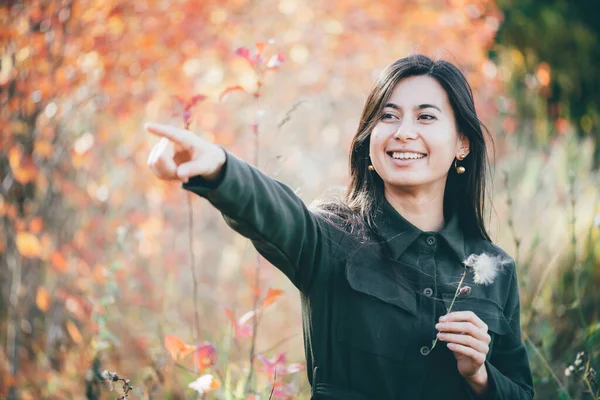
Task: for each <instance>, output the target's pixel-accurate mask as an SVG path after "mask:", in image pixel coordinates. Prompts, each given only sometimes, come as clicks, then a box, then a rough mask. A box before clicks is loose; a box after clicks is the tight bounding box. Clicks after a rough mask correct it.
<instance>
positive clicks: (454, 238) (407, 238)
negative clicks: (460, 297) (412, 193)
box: [375, 199, 466, 262]
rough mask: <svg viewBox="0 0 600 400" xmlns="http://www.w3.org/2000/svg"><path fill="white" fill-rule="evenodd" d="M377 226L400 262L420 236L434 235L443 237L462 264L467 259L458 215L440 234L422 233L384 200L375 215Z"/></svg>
mask: <svg viewBox="0 0 600 400" xmlns="http://www.w3.org/2000/svg"><path fill="white" fill-rule="evenodd" d="M375 225H376V226H377V229H378V230H379V233H380V234H381V235H382V236H383V239H385V241H386V242H387V245H388V247H389V249H390V252H391V254H392V257H393V258H394V259H395V260H398V259H399V258H400V257H401V256H402V254H404V252H405V251H406V249H407V248H408V246H410V245H411V244H412V243H413V242H414V241H415V240H417V239H418V238H419V236H421V235H423V234H425V235H426V234H428V233H429V234H433V233H435V234H436V236H438V237H442V238H443V239H444V241H445V242H446V243H447V244H448V246H450V248H451V249H452V251H453V253H454V254H455V255H456V256H457V257H458V258H459V260H460V262H462V261H463V260H464V259H465V258H466V255H465V254H466V252H465V239H464V235H463V232H462V230H461V229H460V226H459V221H458V215H457V214H456V213H453V214H452V216H451V217H450V219H449V220H448V221H447V222H446V225H445V226H444V227H443V228H442V229H441V230H440V231H439V232H429V231H422V230H421V229H419V228H417V227H416V226H414V225H413V224H412V223H410V222H409V221H408V220H406V219H405V218H404V217H403V216H402V215H400V213H398V211H396V209H395V208H394V207H393V206H392V205H391V204H390V203H389V202H388V201H387V200H386V199H384V202H383V206H382V207H381V208H380V209H379V210H378V212H377V213H376V215H375Z"/></svg>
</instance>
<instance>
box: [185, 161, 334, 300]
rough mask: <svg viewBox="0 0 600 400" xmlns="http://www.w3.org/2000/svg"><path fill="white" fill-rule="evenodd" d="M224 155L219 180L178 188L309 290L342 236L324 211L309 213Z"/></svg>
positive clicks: (284, 190) (196, 180)
mask: <svg viewBox="0 0 600 400" xmlns="http://www.w3.org/2000/svg"><path fill="white" fill-rule="evenodd" d="M225 154H226V161H225V164H224V166H223V168H224V171H223V173H222V174H221V177H220V179H219V180H218V181H216V182H209V181H206V180H205V179H203V178H202V177H200V176H196V177H192V178H190V180H189V181H188V182H187V183H184V184H182V187H183V188H184V189H186V190H189V191H191V192H193V193H196V194H197V195H199V196H201V197H204V198H206V199H207V200H208V201H209V202H210V203H211V204H212V205H213V206H214V207H215V208H217V209H218V210H219V211H220V212H221V213H222V214H223V217H224V219H225V222H226V223H227V224H228V225H229V226H230V227H231V228H233V229H234V230H235V231H236V232H238V233H240V234H241V235H243V236H245V237H247V238H249V239H250V240H251V241H252V243H253V245H254V247H255V248H256V249H257V250H258V252H259V253H260V254H261V255H263V256H264V257H265V258H266V259H267V260H268V261H269V262H271V263H272V264H273V265H274V266H275V267H277V268H278V269H280V270H281V271H282V272H283V273H284V274H285V275H286V276H287V277H288V278H289V279H290V280H291V281H292V283H293V284H294V285H295V286H296V287H297V288H298V289H300V290H301V291H304V292H306V291H308V290H309V288H310V287H311V286H312V284H313V283H314V281H315V280H316V279H317V278H318V276H319V275H320V274H321V273H323V272H324V271H322V269H323V268H324V267H325V266H326V265H327V262H325V260H328V259H329V258H330V257H332V256H333V253H335V251H336V249H337V246H336V245H337V244H338V243H339V242H340V241H341V239H342V238H343V236H342V231H341V229H339V228H338V227H337V226H336V225H335V224H333V223H332V221H333V220H332V219H330V218H329V216H327V217H326V216H325V214H324V213H323V214H321V213H319V212H313V211H311V210H309V209H308V208H307V207H306V205H305V204H304V202H303V201H302V200H301V199H300V198H299V197H298V196H297V195H296V194H295V193H294V191H293V190H292V189H291V188H289V187H288V186H286V185H285V184H283V183H281V182H279V181H277V180H275V179H273V178H271V177H269V176H267V175H265V174H264V173H262V172H261V171H260V170H258V169H257V168H254V167H252V166H251V165H249V164H247V163H246V162H244V161H242V160H240V159H239V158H237V157H235V156H234V155H233V154H231V153H229V152H228V151H225Z"/></svg>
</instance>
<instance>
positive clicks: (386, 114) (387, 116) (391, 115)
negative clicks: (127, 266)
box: [381, 113, 396, 119]
mask: <svg viewBox="0 0 600 400" xmlns="http://www.w3.org/2000/svg"><path fill="white" fill-rule="evenodd" d="M395 117H396V116H395V115H393V114H390V113H385V114H383V115H382V116H381V119H390V118H395Z"/></svg>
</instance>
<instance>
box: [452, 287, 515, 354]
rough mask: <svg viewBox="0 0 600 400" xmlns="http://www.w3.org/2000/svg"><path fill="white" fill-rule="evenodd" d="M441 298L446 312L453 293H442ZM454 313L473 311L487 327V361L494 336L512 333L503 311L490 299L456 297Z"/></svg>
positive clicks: (492, 346)
mask: <svg viewBox="0 0 600 400" xmlns="http://www.w3.org/2000/svg"><path fill="white" fill-rule="evenodd" d="M442 297H443V299H444V304H445V305H446V310H448V308H449V307H450V304H452V299H453V298H454V293H452V294H450V293H444V294H443V295H442ZM454 311H473V312H474V313H475V315H477V316H478V317H479V318H480V319H481V320H482V321H483V322H485V324H486V325H487V326H488V334H489V335H490V337H491V339H492V340H491V341H490V344H489V352H488V354H487V356H486V359H488V360H489V359H490V358H491V356H492V350H493V348H494V340H495V337H496V335H510V334H512V333H513V330H512V328H511V327H510V323H509V321H508V319H507V318H506V317H505V316H504V309H503V308H502V306H500V304H498V303H497V302H495V301H494V300H492V299H488V298H486V297H474V296H468V297H457V298H456V301H455V302H454V305H453V306H452V312H454Z"/></svg>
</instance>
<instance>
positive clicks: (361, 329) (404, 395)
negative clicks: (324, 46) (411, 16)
mask: <svg viewBox="0 0 600 400" xmlns="http://www.w3.org/2000/svg"><path fill="white" fill-rule="evenodd" d="M146 129H147V130H148V131H150V132H151V133H154V134H156V135H159V136H161V137H162V139H161V141H160V142H159V143H158V144H157V145H156V146H155V148H154V149H153V150H152V152H151V153H150V156H149V158H148V165H149V167H150V169H151V170H152V171H153V172H154V174H155V175H157V176H158V177H159V178H161V179H164V180H181V181H183V182H184V183H183V187H184V188H185V189H187V190H190V191H193V192H194V193H196V194H198V195H199V196H202V197H204V198H206V199H207V200H208V201H209V202H210V203H211V204H212V205H213V206H214V207H215V208H217V209H218V210H219V211H220V212H221V213H222V214H223V216H224V218H225V221H226V222H227V223H228V224H229V225H230V226H231V227H232V228H233V229H234V230H236V231H237V232H239V233H240V234H242V235H244V236H246V237H248V238H250V239H251V240H252V243H253V244H254V246H255V247H256V249H257V250H258V251H259V252H260V253H261V254H262V255H263V256H264V257H265V258H266V259H268V260H269V261H270V262H271V263H272V264H273V265H275V266H276V267H277V268H279V269H280V270H281V271H282V272H283V273H284V274H286V275H287V277H288V278H289V279H290V280H291V281H292V282H293V283H294V285H295V286H296V287H297V288H298V289H299V292H300V297H301V301H302V312H303V329H304V343H305V351H306V361H307V370H308V371H309V375H308V379H309V382H310V384H311V386H312V397H311V398H312V399H340V400H341V399H344V400H348V399H350V400H352V399H380V400H385V399H410V400H414V399H424V400H427V399H433V400H434V399H475V398H488V399H494V400H497V399H498V400H499V399H504V400H525V399H532V398H533V394H534V390H533V383H532V377H531V371H530V367H529V361H528V358H527V352H526V349H525V346H524V344H523V343H522V341H521V327H520V316H519V314H520V305H519V291H518V283H517V282H518V280H517V273H516V266H515V264H514V261H513V260H512V258H510V256H509V255H508V254H506V253H505V252H504V251H503V250H502V249H500V248H499V247H497V246H496V245H494V244H493V243H492V242H491V241H490V239H489V236H488V234H487V231H486V228H485V225H484V223H483V218H482V215H483V205H484V192H485V169H486V167H487V165H488V163H487V155H486V146H485V139H484V135H483V132H484V131H485V129H484V128H483V125H482V124H481V122H480V121H479V119H478V118H477V113H476V111H475V107H474V102H473V96H472V93H471V89H470V87H469V84H468V83H467V81H466V79H465V78H464V76H463V75H462V73H461V72H460V71H459V70H458V69H457V68H456V67H455V66H454V65H452V64H451V63H449V62H446V61H433V60H431V59H430V58H428V57H426V56H422V55H413V56H409V57H406V58H402V59H400V60H397V61H395V62H394V63H392V64H391V65H390V66H388V67H387V68H386V69H385V71H384V72H383V73H382V75H381V76H380V78H379V79H378V81H377V82H376V83H375V86H374V88H373V90H372V91H371V93H370V95H369V97H368V99H367V102H366V104H365V107H364V109H363V113H362V118H361V123H360V126H359V127H358V130H357V133H356V135H355V136H354V139H353V142H352V147H351V151H350V176H351V180H350V184H349V187H348V191H347V193H346V197H345V198H344V199H343V200H341V201H339V202H335V203H328V204H321V205H320V206H319V207H313V208H308V207H307V206H306V205H305V204H304V203H303V201H302V200H301V199H300V198H299V197H298V196H297V195H296V194H295V193H294V191H293V190H291V189H290V188H289V187H288V186H286V185H285V184H283V183H281V182H279V181H277V180H275V179H272V178H270V177H268V176H266V175H265V174H263V173H262V172H261V171H259V170H258V169H256V168H254V167H252V166H250V165H248V164H247V163H245V162H243V161H241V160H240V159H238V158H237V157H235V156H234V155H233V154H231V153H229V152H228V151H226V150H224V149H223V148H221V147H219V146H216V145H213V144H210V143H207V142H205V141H204V140H202V139H200V138H199V137H198V136H196V135H195V134H194V133H192V132H190V131H187V130H181V129H177V128H174V127H170V126H165V125H159V124H154V123H149V124H147V125H146ZM459 161H460V164H461V165H458V163H459ZM484 255H485V256H484ZM474 256H477V257H487V258H486V259H489V260H501V261H498V263H499V265H494V266H493V268H494V271H499V273H498V274H497V276H496V275H495V276H494V280H493V284H491V282H490V280H486V282H485V283H486V284H485V285H483V284H478V283H480V280H477V279H475V280H473V278H472V277H471V276H468V275H467V274H466V273H465V269H464V268H465V267H464V265H463V263H464V262H467V261H468V260H472V259H473V257H474ZM463 284H464V285H463ZM460 285H463V286H464V287H468V288H469V290H460V289H461V286H460ZM455 293H459V294H460V295H461V296H460V297H459V298H458V299H457V298H456V295H455ZM453 296H454V297H453ZM455 300H456V301H455ZM453 306H454V307H455V308H454V309H456V310H457V311H455V312H449V311H450V309H451V308H452V307H453ZM436 336H437V338H438V339H439V340H440V341H441V342H446V343H447V346H437V347H435V346H434V345H433V344H434V343H437V341H436V340H434V339H435V338H436Z"/></svg>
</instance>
